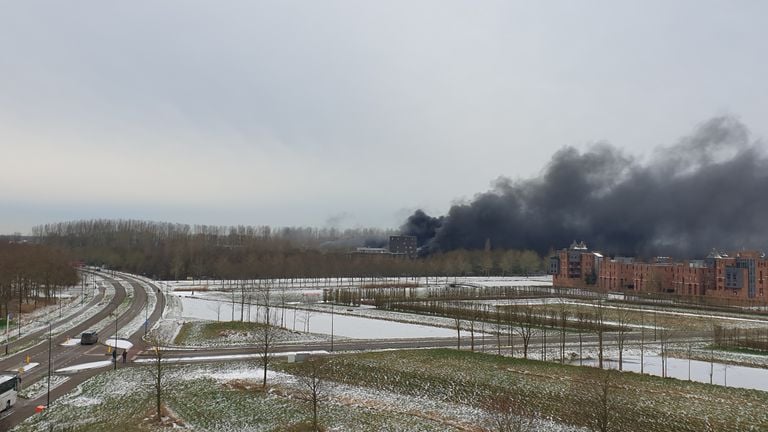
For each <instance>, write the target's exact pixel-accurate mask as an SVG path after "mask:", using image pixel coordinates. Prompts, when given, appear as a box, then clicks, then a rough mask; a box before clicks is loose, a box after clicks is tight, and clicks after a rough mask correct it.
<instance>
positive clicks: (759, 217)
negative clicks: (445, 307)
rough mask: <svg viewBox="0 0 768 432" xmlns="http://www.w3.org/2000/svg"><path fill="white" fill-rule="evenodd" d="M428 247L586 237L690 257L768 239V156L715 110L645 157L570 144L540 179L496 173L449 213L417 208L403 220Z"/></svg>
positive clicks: (561, 243) (617, 248)
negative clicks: (674, 141)
mask: <svg viewBox="0 0 768 432" xmlns="http://www.w3.org/2000/svg"><path fill="white" fill-rule="evenodd" d="M401 230H402V231H403V233H405V234H410V235H415V236H417V237H418V238H419V244H420V245H424V249H425V250H427V251H430V252H435V251H448V250H453V249H458V248H464V249H482V248H483V247H485V246H486V241H487V240H488V241H490V244H491V246H492V247H493V248H512V249H532V250H535V251H537V252H539V253H541V254H544V253H546V252H547V251H548V250H551V249H560V248H563V247H567V246H568V245H569V244H570V243H571V242H572V241H573V240H584V241H586V242H587V244H588V245H589V246H590V247H591V248H592V249H596V250H602V251H603V252H605V253H608V254H611V255H636V256H641V257H649V256H654V255H671V256H675V257H678V258H691V257H697V256H702V255H706V254H707V252H708V251H709V250H710V249H712V248H714V247H717V248H719V249H724V250H739V249H763V248H766V247H768V159H767V158H766V154H765V152H764V145H763V143H762V142H760V141H753V140H751V138H750V134H749V131H748V130H747V128H746V127H745V126H744V125H743V124H741V123H740V122H739V121H737V120H735V119H733V118H731V117H720V118H714V119H711V120H709V121H707V122H705V123H703V124H702V125H700V126H699V127H698V128H697V129H696V130H695V131H694V133H693V134H692V135H691V136H688V137H685V138H683V139H682V140H680V142H678V143H677V144H675V145H672V146H668V147H662V148H658V149H656V151H655V152H654V155H653V156H652V157H651V158H650V160H649V161H647V162H641V161H638V160H636V159H635V158H632V157H630V156H627V155H625V154H624V153H623V152H622V151H621V150H619V149H617V148H616V147H614V146H612V145H610V144H605V143H602V144H596V145H593V146H591V147H590V148H588V149H587V150H586V151H584V152H580V151H579V150H577V149H575V148H572V147H565V148H563V149H561V150H560V151H558V152H557V153H555V155H554V156H553V157H552V160H551V161H550V162H549V164H548V165H547V166H546V167H545V169H544V170H543V172H542V174H541V175H540V176H539V177H537V178H533V179H529V180H522V181H511V180H509V179H506V178H500V179H498V180H496V182H495V184H494V187H493V188H492V190H491V191H489V192H485V193H482V194H478V195H477V196H476V197H475V198H474V200H473V201H472V202H471V203H468V204H462V205H454V206H453V207H452V208H451V209H450V210H449V212H448V214H447V215H446V216H443V217H440V218H434V217H430V216H429V215H427V214H425V213H424V212H422V211H421V210H418V211H416V212H415V213H414V214H413V215H412V216H411V217H409V218H408V221H407V222H406V223H405V224H404V225H403V227H402V228H401Z"/></svg>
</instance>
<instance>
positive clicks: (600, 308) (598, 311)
mask: <svg viewBox="0 0 768 432" xmlns="http://www.w3.org/2000/svg"><path fill="white" fill-rule="evenodd" d="M595 330H596V332H597V361H598V367H599V368H600V369H602V368H603V334H604V333H605V306H604V305H603V301H602V300H598V301H597V303H596V304H595Z"/></svg>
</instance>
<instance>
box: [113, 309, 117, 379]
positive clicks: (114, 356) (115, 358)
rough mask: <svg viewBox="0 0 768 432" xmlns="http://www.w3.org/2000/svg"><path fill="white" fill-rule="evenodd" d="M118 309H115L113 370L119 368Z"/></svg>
mask: <svg viewBox="0 0 768 432" xmlns="http://www.w3.org/2000/svg"><path fill="white" fill-rule="evenodd" d="M117 317H118V314H117V310H115V344H114V346H113V347H112V359H113V360H114V368H113V370H117Z"/></svg>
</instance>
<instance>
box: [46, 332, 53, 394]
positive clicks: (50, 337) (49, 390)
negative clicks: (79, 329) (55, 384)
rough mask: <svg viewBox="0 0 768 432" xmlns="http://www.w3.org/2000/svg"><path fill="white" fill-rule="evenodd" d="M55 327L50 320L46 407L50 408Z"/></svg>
mask: <svg viewBox="0 0 768 432" xmlns="http://www.w3.org/2000/svg"><path fill="white" fill-rule="evenodd" d="M52 335H53V329H52V326H51V322H50V321H48V396H47V399H46V402H45V408H46V409H48V408H50V406H51V345H52V340H53V337H52Z"/></svg>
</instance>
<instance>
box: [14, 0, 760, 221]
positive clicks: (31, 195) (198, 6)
mask: <svg viewBox="0 0 768 432" xmlns="http://www.w3.org/2000/svg"><path fill="white" fill-rule="evenodd" d="M0 10H2V13H0V48H2V50H3V52H4V55H3V56H2V57H0V150H2V154H3V156H4V162H5V163H4V164H3V167H2V169H0V185H2V186H0V210H1V211H0V233H5V234H10V233H13V232H21V233H24V234H26V233H29V230H30V229H31V227H32V226H34V225H39V224H45V223H50V222H59V221H67V220H80V219H99V218H105V219H141V220H152V221H167V222H177V223H186V224H191V225H194V224H200V225H270V226H280V227H282V226H314V227H326V226H335V227H339V228H343V227H378V228H396V227H398V226H400V225H401V224H403V223H404V222H405V220H406V218H407V217H408V216H409V215H411V214H412V213H413V211H414V210H415V209H419V208H420V209H424V210H425V211H426V212H427V213H429V214H430V215H434V216H438V215H442V214H446V213H447V212H448V211H449V209H450V207H451V205H452V204H454V203H457V202H467V201H470V200H472V199H473V198H474V197H475V195H476V194H479V193H483V192H486V191H488V190H490V189H492V188H493V187H494V186H493V185H494V184H496V179H498V178H499V177H505V178H509V179H511V180H512V181H513V182H514V181H518V180H526V179H532V178H538V177H539V176H540V175H542V174H543V173H545V172H546V170H547V167H548V166H549V165H550V163H551V161H552V159H551V158H552V157H553V155H555V154H557V152H558V151H559V150H560V149H562V148H564V147H569V146H572V147H575V148H578V149H588V148H590V146H591V145H592V144H594V143H599V142H608V143H610V144H611V145H612V146H614V147H615V148H617V149H619V150H620V151H622V152H623V154H624V155H626V156H627V157H630V158H632V159H634V160H637V161H643V160H646V159H648V158H649V157H650V155H651V153H652V150H653V149H654V148H657V147H659V146H670V145H674V144H675V143H677V142H678V141H679V140H681V139H683V138H684V137H686V136H688V135H690V134H691V133H692V131H694V130H695V129H696V128H697V127H699V126H700V125H701V124H703V123H705V122H707V121H708V120H709V119H711V118H713V117H720V116H731V117H734V118H736V119H738V120H739V121H740V122H741V123H743V124H744V125H745V126H746V127H747V128H749V130H750V132H751V136H752V139H753V140H758V141H759V140H761V139H762V137H765V136H766V133H768V130H766V126H765V123H764V119H765V118H766V114H768V102H767V101H768V98H767V97H766V96H768V83H767V82H766V80H765V78H764V77H765V76H768V60H766V59H765V56H763V55H762V51H763V50H762V41H764V40H766V39H768V29H766V28H765V26H764V25H763V23H762V17H764V16H766V13H767V12H768V4H764V3H761V2H747V1H742V2H735V3H727V4H726V3H722V2H715V1H703V2H702V1H679V2H673V3H669V2H661V1H628V2H607V1H585V2H567V1H557V2H546V3H530V2H506V1H504V2H502V1H499V2H483V3H476V2H467V1H423V2H415V3H414V2H403V1H395V2H387V3H380V2H353V1H327V2H298V1H297V2H249V1H232V2H226V3H214V2H203V1H192V2H190V1H180V0H171V1H166V2H162V3H157V2H149V1H135V2H130V3H124V4H121V3H116V4H105V3H102V2H88V1H82V2H74V3H72V2H69V3H60V2H53V1H27V2H9V3H6V4H4V5H3V6H2V9H0Z"/></svg>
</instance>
